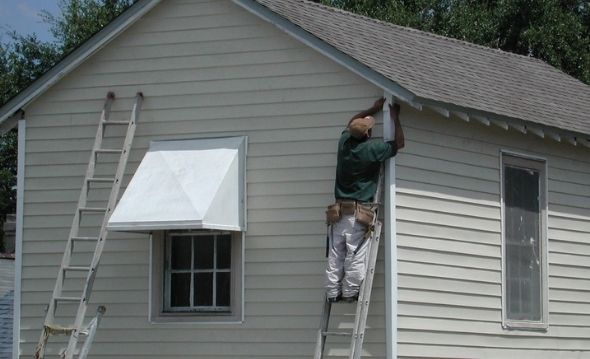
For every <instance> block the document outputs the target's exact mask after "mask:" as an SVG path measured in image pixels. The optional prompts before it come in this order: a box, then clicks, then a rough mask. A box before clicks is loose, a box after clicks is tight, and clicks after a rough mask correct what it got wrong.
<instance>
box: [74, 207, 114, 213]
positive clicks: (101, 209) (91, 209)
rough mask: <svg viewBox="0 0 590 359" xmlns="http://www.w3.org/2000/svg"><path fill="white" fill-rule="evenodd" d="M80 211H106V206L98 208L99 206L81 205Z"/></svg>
mask: <svg viewBox="0 0 590 359" xmlns="http://www.w3.org/2000/svg"><path fill="white" fill-rule="evenodd" d="M79 210H80V212H106V211H107V209H106V208H98V207H80V209H79Z"/></svg>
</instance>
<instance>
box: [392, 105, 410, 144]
mask: <svg viewBox="0 0 590 359" xmlns="http://www.w3.org/2000/svg"><path fill="white" fill-rule="evenodd" d="M399 112H400V106H399V104H397V103H394V104H389V117H391V121H393V124H394V127H395V142H396V144H397V149H398V150H400V149H402V148H404V146H405V145H406V143H405V138H404V130H403V129H402V125H401V123H400V122H399Z"/></svg>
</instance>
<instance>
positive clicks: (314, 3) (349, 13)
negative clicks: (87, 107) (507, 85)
mask: <svg viewBox="0 0 590 359" xmlns="http://www.w3.org/2000/svg"><path fill="white" fill-rule="evenodd" d="M291 1H300V2H303V3H307V4H309V5H313V6H317V7H320V8H323V9H325V10H328V11H335V12H339V13H341V14H345V15H348V16H352V17H356V18H360V19H363V20H368V21H371V22H375V23H378V24H381V25H384V26H389V27H394V28H397V29H400V30H403V31H407V32H414V33H419V34H423V35H426V36H430V37H433V38H438V39H441V40H445V41H450V42H454V43H458V44H460V45H467V46H469V47H474V48H478V49H482V50H485V51H489V52H493V53H499V54H502V55H508V56H513V57H517V58H523V59H526V60H529V61H534V62H541V63H543V64H545V61H543V60H541V59H538V58H536V57H533V56H527V55H521V54H517V53H514V52H509V51H505V50H502V49H499V48H493V47H488V46H484V45H479V44H476V43H473V42H469V41H466V40H461V39H457V38H454V37H448V36H444V35H439V34H436V33H433V32H428V31H424V30H419V29H415V28H413V27H409V26H402V25H398V24H394V23H392V22H387V21H383V20H379V19H375V18H372V17H369V16H365V15H360V14H356V13H353V12H350V11H347V10H343V9H340V8H337V7H333V6H328V5H324V4H320V3H316V2H313V1H310V0H291ZM550 66H551V65H550Z"/></svg>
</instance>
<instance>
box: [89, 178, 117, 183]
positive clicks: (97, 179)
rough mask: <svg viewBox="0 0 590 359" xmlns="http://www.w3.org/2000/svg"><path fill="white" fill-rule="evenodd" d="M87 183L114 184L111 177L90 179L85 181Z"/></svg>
mask: <svg viewBox="0 0 590 359" xmlns="http://www.w3.org/2000/svg"><path fill="white" fill-rule="evenodd" d="M86 181H88V182H114V181H115V179H114V178H113V177H92V178H89V179H87V180H86Z"/></svg>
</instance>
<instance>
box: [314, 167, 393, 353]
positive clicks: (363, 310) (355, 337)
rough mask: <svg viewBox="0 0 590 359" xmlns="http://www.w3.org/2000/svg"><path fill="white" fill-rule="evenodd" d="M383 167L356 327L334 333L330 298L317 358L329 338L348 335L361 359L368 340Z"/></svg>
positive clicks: (360, 291)
mask: <svg viewBox="0 0 590 359" xmlns="http://www.w3.org/2000/svg"><path fill="white" fill-rule="evenodd" d="M383 173H384V171H383V166H382V167H381V170H380V172H379V181H378V182H377V192H376V193H375V200H374V202H373V207H374V208H375V218H374V219H373V224H372V225H371V227H370V228H369V231H370V232H369V233H370V234H369V237H368V239H367V240H368V243H367V246H368V248H367V255H368V258H367V273H366V275H365V279H364V280H363V283H362V284H361V287H360V289H359V297H358V301H357V304H356V314H355V317H354V327H353V329H352V332H350V331H330V330H329V324H330V313H331V311H332V303H330V302H328V298H327V297H326V298H325V300H324V308H323V310H322V318H321V321H320V328H319V329H318V332H317V343H316V349H315V354H314V359H323V358H324V349H325V346H326V339H327V337H328V336H344V337H351V341H350V354H349V356H348V358H349V359H359V358H360V357H361V353H362V349H363V340H364V339H365V329H366V326H367V315H368V314H369V304H370V302H371V291H372V289H373V277H374V276H375V265H376V263H377V253H378V252H379V240H380V239H381V228H382V224H381V221H379V220H378V219H377V215H378V213H377V212H378V209H379V201H380V199H381V186H382V182H383Z"/></svg>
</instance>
